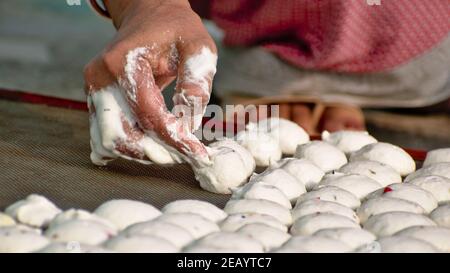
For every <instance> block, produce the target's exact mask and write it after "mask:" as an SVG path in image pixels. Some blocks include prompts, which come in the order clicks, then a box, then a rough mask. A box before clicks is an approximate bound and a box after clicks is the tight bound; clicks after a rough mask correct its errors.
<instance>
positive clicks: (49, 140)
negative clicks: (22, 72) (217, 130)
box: [0, 100, 229, 210]
mask: <svg viewBox="0 0 450 273" xmlns="http://www.w3.org/2000/svg"><path fill="white" fill-rule="evenodd" d="M89 153H90V148H89V124H88V115H87V113H85V112H83V111H77V110H68V109H61V108H54V107H48V106H43V105H32V104H26V103H16V102H10V101H2V100H0V210H3V209H4V208H5V207H6V206H7V205H9V204H11V203H13V202H15V201H17V200H19V199H22V198H24V197H26V196H27V195H28V194H31V193H38V194H42V195H44V196H46V197H48V198H49V199H51V200H52V201H53V202H55V203H56V204H57V205H58V206H59V207H61V208H63V209H68V208H72V207H74V208H83V209H87V210H93V209H95V208H96V207H97V206H98V205H100V204H101V203H102V202H105V201H107V200H110V199H114V198H128V199H133V200H140V201H143V202H147V203H150V204H152V205H155V206H157V207H159V208H161V207H162V206H164V205H165V204H166V203H168V202H171V201H173V200H177V199H199V200H205V201H209V202H211V203H213V204H216V205H218V206H220V207H223V205H224V204H225V202H226V201H227V199H228V198H229V196H227V195H218V194H213V193H209V192H206V191H204V190H202V189H201V188H200V187H199V185H198V183H197V182H196V181H195V179H194V176H193V173H192V171H191V170H190V168H189V166H187V165H177V166H174V167H158V166H153V165H150V166H148V165H147V166H146V165H140V164H137V163H134V162H129V161H126V160H117V161H114V162H113V163H111V164H110V165H108V166H107V167H96V166H94V165H93V164H91V162H90V159H89Z"/></svg>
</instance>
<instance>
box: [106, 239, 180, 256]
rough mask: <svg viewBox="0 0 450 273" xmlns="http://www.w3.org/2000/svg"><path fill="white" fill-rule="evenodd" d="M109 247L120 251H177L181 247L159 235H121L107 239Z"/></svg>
mask: <svg viewBox="0 0 450 273" xmlns="http://www.w3.org/2000/svg"><path fill="white" fill-rule="evenodd" d="M104 246H105V247H106V248H107V249H110V250H113V251H115V252H119V253H175V252H179V249H178V248H177V247H176V246H174V245H173V244H171V243H170V242H168V241H167V240H164V239H162V238H159V237H155V236H128V235H119V236H116V237H114V238H112V239H111V240H109V241H107V242H106V243H105V244H104Z"/></svg>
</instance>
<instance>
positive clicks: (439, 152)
mask: <svg viewBox="0 0 450 273" xmlns="http://www.w3.org/2000/svg"><path fill="white" fill-rule="evenodd" d="M443 162H447V163H450V148H442V149H436V150H432V151H429V152H428V153H427V156H426V158H425V161H424V162H423V166H429V165H432V164H436V163H443Z"/></svg>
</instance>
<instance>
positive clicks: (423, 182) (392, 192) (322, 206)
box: [0, 132, 450, 252]
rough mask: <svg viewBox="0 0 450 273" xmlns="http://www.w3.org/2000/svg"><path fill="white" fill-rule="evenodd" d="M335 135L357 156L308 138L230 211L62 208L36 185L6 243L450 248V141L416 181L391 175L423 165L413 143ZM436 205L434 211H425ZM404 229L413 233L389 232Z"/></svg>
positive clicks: (12, 247)
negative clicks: (410, 151)
mask: <svg viewBox="0 0 450 273" xmlns="http://www.w3.org/2000/svg"><path fill="white" fill-rule="evenodd" d="M348 134H350V135H351V136H352V141H348V139H349V138H348V137H346V135H348ZM366 135H367V134H360V135H359V136H362V137H364V138H365V136H366ZM327 137H328V139H334V140H333V141H331V142H332V143H333V144H334V145H335V146H336V147H339V148H341V149H343V147H346V148H345V149H347V154H348V155H350V161H351V162H350V163H347V157H346V156H345V154H344V153H343V152H342V151H340V150H339V149H337V148H335V147H334V146H332V145H330V144H327V143H325V142H309V143H306V144H304V145H300V146H299V147H297V151H296V156H297V157H301V159H296V158H290V159H283V160H281V161H278V162H276V163H275V164H272V165H271V166H270V167H269V168H268V169H267V170H266V171H265V172H263V173H262V174H257V175H253V176H252V177H251V179H250V182H249V183H248V184H246V185H244V186H243V187H241V188H238V189H234V190H233V195H232V197H231V199H230V201H229V202H228V203H227V205H226V207H225V208H224V211H223V210H221V209H219V208H217V207H215V206H213V205H211V204H209V203H206V202H201V201H194V200H190V201H176V202H173V203H171V204H168V205H166V207H164V208H163V209H162V212H163V213H161V212H160V211H159V210H157V209H156V208H154V207H152V206H150V205H147V204H144V203H141V202H136V201H129V200H113V201H110V202H107V203H105V204H103V205H102V206H100V207H99V208H98V209H97V210H96V211H95V212H94V213H93V214H91V213H89V212H86V211H82V210H68V211H66V212H63V213H61V211H60V210H59V209H58V208H56V207H55V206H54V205H53V204H52V203H50V202H49V201H48V200H46V199H45V198H43V197H40V196H36V195H31V196H29V197H28V198H27V199H26V200H23V201H19V202H17V203H15V204H13V205H11V206H10V207H9V208H7V209H6V213H7V214H0V226H4V227H0V252H9V251H19V252H27V251H36V250H39V251H43V252H64V251H69V252H70V251H73V244H70V243H73V242H75V243H78V244H80V246H81V250H82V251H87V252H89V251H90V252H98V251H119V252H127V251H130V252H177V251H186V252H262V251H278V252H321V251H326V252H348V251H368V250H371V246H373V242H374V241H375V240H376V236H378V237H379V238H378V241H377V243H379V244H380V246H381V249H382V251H400V252H402V251H408V250H410V251H426V252H429V251H449V239H448V238H450V235H449V232H450V230H449V229H447V228H449V226H450V208H449V205H442V206H441V207H439V208H436V207H437V204H438V203H440V204H445V202H448V201H449V200H450V197H449V195H450V187H449V185H450V182H449V179H450V163H439V162H445V161H446V160H447V161H450V160H448V154H449V151H448V149H447V150H445V149H444V150H436V151H434V152H431V153H429V156H428V157H427V160H426V161H425V163H426V165H427V166H426V167H425V168H422V169H420V170H418V171H417V172H415V173H412V174H410V175H409V176H408V177H407V178H406V179H405V181H408V184H394V185H390V184H392V183H400V182H402V179H401V175H400V173H402V175H403V176H405V175H407V174H409V173H411V172H413V171H414V169H415V164H414V161H412V159H411V158H410V157H409V156H408V155H407V154H406V153H405V152H404V151H403V150H401V149H400V148H397V147H395V146H393V145H390V144H386V143H372V144H368V145H367V146H365V147H363V148H362V149H361V150H359V151H356V152H354V153H353V154H351V152H348V151H349V148H348V147H349V145H353V147H355V146H354V145H355V143H357V141H356V140H355V138H356V139H357V138H358V134H355V133H346V132H340V133H335V134H331V135H329V136H327ZM339 139H341V140H339ZM344 140H345V141H344ZM343 143H348V144H349V145H347V144H346V145H347V146H346V145H344V144H343ZM359 145H361V143H360V144H359ZM363 146H364V145H363ZM343 150H344V149H343ZM380 150H381V152H380ZM355 154H356V156H355ZM342 155H343V157H342ZM352 158H353V159H354V160H352ZM336 159H339V160H336ZM411 161H412V163H411ZM427 162H428V163H427ZM346 163H347V164H346ZM411 166H412V167H411ZM411 169H412V170H411ZM336 170H337V171H336ZM325 173H327V174H325ZM388 185H389V186H388ZM386 186H387V187H386ZM307 191H308V192H307ZM366 199H367V201H366ZM361 200H362V201H363V204H362V206H361ZM292 204H295V207H294V208H293V209H292ZM435 208H436V209H435ZM433 209H434V211H433V212H432V213H431V215H430V217H431V218H432V219H433V220H430V219H429V218H427V217H426V216H424V215H425V214H428V213H429V212H431V211H432V210H433ZM354 210H356V213H355V211H354ZM403 218H404V219H403ZM15 221H17V222H19V223H21V224H24V225H28V226H31V227H35V228H38V230H37V231H38V232H36V231H34V230H31V229H30V228H27V227H26V226H23V225H17V224H15ZM436 223H437V224H438V225H439V226H440V227H436ZM360 224H362V226H363V228H364V229H361V226H360ZM291 225H292V226H291ZM415 226H428V227H427V228H415ZM289 227H290V230H289V231H290V233H291V234H289V233H288V232H287V231H288V229H289ZM407 227H411V228H410V229H405V228H407ZM39 228H44V229H45V232H44V236H42V235H40V234H39V231H40V230H39ZM397 232H399V233H401V232H404V233H406V234H401V236H399V235H395V236H393V237H386V236H390V235H392V234H396V233H397ZM424 234H425V235H424ZM427 234H428V235H427ZM292 235H293V236H292ZM375 235H376V236H375ZM291 236H292V237H291ZM417 237H426V238H428V241H429V242H424V240H418V239H417ZM414 238H416V239H414ZM430 238H431V239H430ZM436 238H440V239H439V240H438V239H436ZM438 241H439V242H438ZM68 243H69V244H70V247H69V248H68ZM418 245H419V246H418ZM75 250H77V249H75Z"/></svg>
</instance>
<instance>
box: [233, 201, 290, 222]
mask: <svg viewBox="0 0 450 273" xmlns="http://www.w3.org/2000/svg"><path fill="white" fill-rule="evenodd" d="M224 211H225V212H227V213H228V214H236V213H255V214H265V215H270V216H272V217H274V218H276V219H277V220H278V221H280V222H281V223H283V224H285V225H287V226H289V225H291V224H292V216H291V212H290V210H289V209H287V208H285V207H283V206H281V205H279V204H277V203H274V202H272V201H268V200H262V199H260V200H257V199H241V200H230V201H228V203H227V204H226V205H225V208H224Z"/></svg>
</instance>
